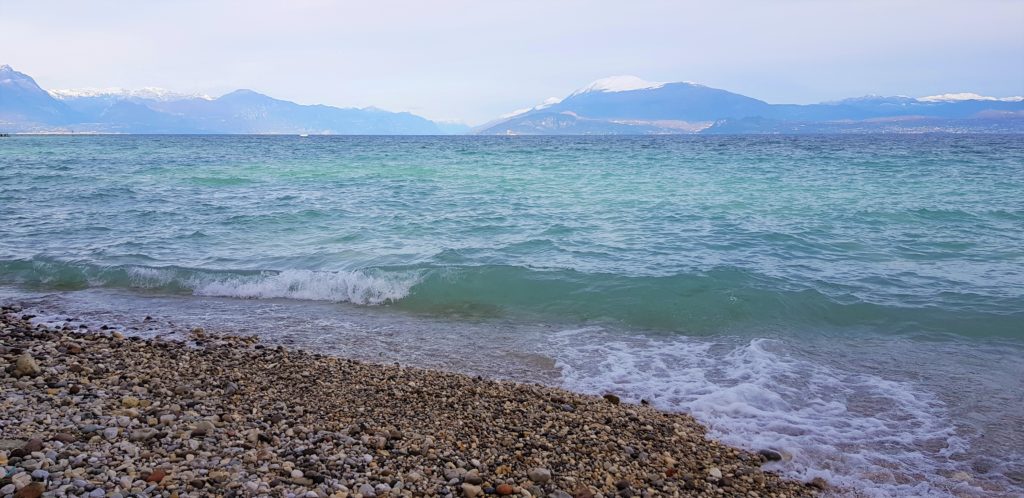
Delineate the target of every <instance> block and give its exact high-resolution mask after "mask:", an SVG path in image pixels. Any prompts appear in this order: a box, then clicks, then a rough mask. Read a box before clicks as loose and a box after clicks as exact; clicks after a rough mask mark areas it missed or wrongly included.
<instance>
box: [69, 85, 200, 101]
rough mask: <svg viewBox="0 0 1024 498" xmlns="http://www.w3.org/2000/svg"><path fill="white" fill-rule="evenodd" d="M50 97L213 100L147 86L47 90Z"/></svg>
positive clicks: (193, 94)
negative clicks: (136, 87)
mask: <svg viewBox="0 0 1024 498" xmlns="http://www.w3.org/2000/svg"><path fill="white" fill-rule="evenodd" d="M49 92H50V95H53V97H54V98H57V99H60V100H67V99H78V98H90V97H114V98H136V99H148V100H158V101H161V102H166V101H172V100H185V99H203V100H213V97H210V96H209V95H204V94H200V93H192V94H188V93H179V92H174V91H171V90H167V89H165V88H158V87H153V86H148V87H144V88H138V89H131V88H118V87H111V88H67V89H56V90H49Z"/></svg>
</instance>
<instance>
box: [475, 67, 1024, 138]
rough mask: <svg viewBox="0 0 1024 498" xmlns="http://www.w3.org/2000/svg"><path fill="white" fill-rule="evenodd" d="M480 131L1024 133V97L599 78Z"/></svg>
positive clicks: (618, 77) (531, 133)
mask: <svg viewBox="0 0 1024 498" xmlns="http://www.w3.org/2000/svg"><path fill="white" fill-rule="evenodd" d="M475 132H477V133H481V134H509V135H553V134H569V135H586V134H595V135H607V134H682V133H701V134H713V133H720V134H721V133H872V132H876V133H877V132H890V133H892V132H896V133H915V132H975V133H985V132H989V133H1021V132H1024V98H1021V97H1009V98H1003V99H998V98H994V97H984V96H980V95H975V94H946V95H936V96H931V97H923V98H911V97H878V96H867V97H860V98H852V99H846V100H841V101H838V102H826V103H821V104H809V105H794V104H769V103H767V102H764V101H761V100H757V99H754V98H751V97H747V96H744V95H740V94H737V93H732V92H729V91H726V90H720V89H717V88H710V87H707V86H704V85H700V84H696V83H689V82H676V83H657V82H648V81H644V80H642V79H640V78H637V77H635V76H615V77H611V78H605V79H602V80H598V81H595V82H593V83H591V84H590V85H587V86H585V87H583V88H581V89H579V90H576V91H575V92H573V93H571V94H570V95H569V96H567V97H565V98H563V99H558V98H552V99H548V100H547V101H545V102H544V103H542V104H540V105H538V106H536V107H533V108H530V109H524V110H521V111H517V112H514V113H511V114H509V115H506V116H504V117H502V118H501V119H499V120H496V121H493V122H490V123H487V124H485V125H483V126H481V127H479V128H477V129H476V130H475Z"/></svg>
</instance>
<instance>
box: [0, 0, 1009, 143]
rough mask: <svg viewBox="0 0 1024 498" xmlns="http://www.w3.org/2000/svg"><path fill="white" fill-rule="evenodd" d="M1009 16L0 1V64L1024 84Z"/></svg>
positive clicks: (944, 87) (444, 97) (834, 8)
mask: <svg viewBox="0 0 1024 498" xmlns="http://www.w3.org/2000/svg"><path fill="white" fill-rule="evenodd" d="M1022 27H1024V0H959V1H945V0H928V1H900V0H888V1H882V0H878V1H876V0H861V1H846V0H749V1H714V2H712V1H708V2H701V3H697V2H683V1H667V0H666V1H648V0H629V1H625V0H622V1H618V2H606V1H558V0H526V1H504V2H498V1H487V0H465V1H462V0H457V1H411V0H410V1H393V0H375V1H366V2H342V1H328V0H288V1H273V2H271V1H263V0H247V1H239V2H214V1H209V0H207V1H193V0H176V1H170V0H168V1H149V2H142V1H139V2H123V1H106V0H89V1H85V2H83V1H67V2H56V1H45V0H27V1H21V0H0V64H4V63H6V64H10V65H12V66H14V68H15V69H17V70H20V71H22V72H25V73H27V74H29V75H31V76H33V77H35V78H36V81H38V82H39V84H40V85H42V86H43V87H44V88H81V87H127V88H137V87H144V86H158V87H164V88H168V89H172V90H177V91H185V92H202V93H207V94H210V95H213V96H218V95H220V94H223V93H226V92H228V91H230V90H233V89H236V88H251V89H254V90H256V91H259V92H262V93H266V94H269V95H271V96H274V97H278V98H283V99H287V100H293V101H296V102H299V103H306V104H309V103H324V104H330V105H335V106H343V107H351V106H356V107H364V106H370V105H374V106H377V107H381V108H384V109H388V110H396V111H411V112H414V113H417V114H421V115H423V116H426V117H429V118H432V119H444V120H461V121H464V122H468V123H472V124H478V123H480V122H483V121H486V120H489V119H491V118H494V117H496V116H498V115H500V114H503V113H506V112H509V111H511V110H514V109H518V108H522V107H529V106H532V105H534V104H537V103H539V102H540V101H542V100H544V99H545V98H547V97H551V96H559V97H560V96H564V95H566V94H568V93H570V92H571V91H572V90H574V89H576V88H578V87H581V86H584V85H586V84H587V83H589V82H590V81H592V80H595V79H598V78H602V77H605V76H610V75H617V74H632V75H636V76H639V77H642V78H644V79H648V80H653V81H679V80H687V81H694V82H699V83H703V84H706V85H709V86H713V87H717V88H724V89H727V90H731V91H735V92H738V93H742V94H745V95H749V96H751V97H756V98H760V99H762V100H767V101H768V102H773V103H810V102H820V101H825V100H834V99H839V98H843V97H850V96H860V95H865V94H869V93H871V94H882V95H910V96H914V97H919V96H925V95H934V94H938V93H951V92H976V93H980V94H983V95H992V96H1010V95H1024V28H1022Z"/></svg>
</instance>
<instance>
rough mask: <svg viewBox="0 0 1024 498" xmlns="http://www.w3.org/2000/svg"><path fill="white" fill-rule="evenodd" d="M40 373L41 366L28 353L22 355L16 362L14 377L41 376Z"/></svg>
mask: <svg viewBox="0 0 1024 498" xmlns="http://www.w3.org/2000/svg"><path fill="white" fill-rule="evenodd" d="M40 372H42V369H40V368H39V364H38V363H36V360H35V358H33V357H32V355H30V354H28V353H24V354H22V355H21V356H19V357H18V359H17V360H15V363H14V376H15V377H23V376H26V375H27V376H35V375H39V373H40Z"/></svg>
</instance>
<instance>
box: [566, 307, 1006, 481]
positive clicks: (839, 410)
mask: <svg viewBox="0 0 1024 498" xmlns="http://www.w3.org/2000/svg"><path fill="white" fill-rule="evenodd" d="M553 341H554V343H555V344H554V346H553V347H551V350H552V351H553V352H554V353H553V354H555V355H556V366H557V367H558V368H559V369H560V370H561V372H562V385H563V386H564V387H566V388H567V389H571V390H575V391H580V392H586V393H591V394H598V395H600V394H603V393H606V392H609V391H611V392H615V393H616V394H619V395H620V396H622V398H623V399H624V400H628V401H630V402H634V403H636V402H640V400H641V399H643V400H647V401H649V402H650V403H652V404H653V405H654V406H656V407H658V408H660V409H665V410H672V411H685V412H688V413H690V414H692V415H693V416H694V417H696V418H697V419H698V420H700V421H701V422H703V423H705V424H706V425H707V426H708V427H709V429H710V435H711V436H712V437H714V438H716V439H718V440H721V441H724V442H726V443H729V444H733V445H736V446H741V447H744V448H748V449H752V450H760V449H765V448H772V449H776V450H779V451H781V452H783V454H784V461H783V462H780V463H778V464H772V465H771V468H773V469H777V470H784V471H785V472H786V473H787V474H789V475H792V476H795V477H798V478H800V479H802V480H810V479H812V478H815V477H823V478H826V479H827V480H828V481H829V482H831V483H832V484H834V485H838V486H840V487H841V488H845V489H855V490H857V493H855V494H857V495H858V496H860V495H865V496H872V497H875V496H877V497H884V496H979V495H984V494H985V491H984V490H982V489H980V488H978V487H977V484H972V483H970V482H965V481H963V480H959V479H956V478H951V477H950V476H954V475H956V473H957V472H958V471H965V470H968V471H969V470H971V469H970V468H969V463H966V462H965V460H967V458H966V457H965V452H967V451H968V450H969V444H970V443H969V442H968V441H967V440H965V439H964V438H963V437H961V436H959V435H958V434H957V432H956V430H955V429H954V427H953V425H952V424H951V423H950V422H949V420H950V414H949V413H947V406H945V405H944V404H943V403H942V402H941V401H939V400H938V399H936V397H935V396H933V395H931V394H929V393H927V392H925V391H923V390H921V389H919V388H918V387H917V386H915V385H914V384H912V383H908V382H900V381H896V380H891V379H887V378H885V377H884V375H885V374H883V373H879V374H875V373H873V372H864V371H856V370H851V369H848V368H847V367H844V366H840V365H837V364H830V363H820V362H817V361H812V360H809V359H808V358H807V357H804V356H802V355H801V354H800V351H801V350H803V349H806V348H807V347H808V346H807V345H805V344H801V345H800V346H798V347H794V344H793V342H796V341H789V340H770V339H763V338H758V339H752V340H746V341H744V340H733V341H729V340H728V338H726V339H721V338H719V339H715V340H707V339H704V338H691V337H678V336H677V337H662V338H652V337H643V336H632V337H623V336H621V335H617V334H615V333H611V332H609V331H603V330H601V329H600V328H598V327H589V328H583V329H572V330H565V331H562V332H559V333H557V334H555V335H554V338H553ZM986 478H995V479H996V480H997V481H998V480H1000V479H998V476H986Z"/></svg>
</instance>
